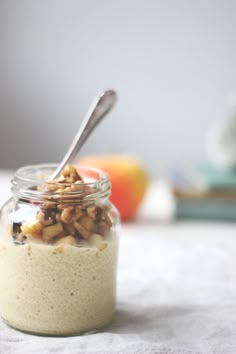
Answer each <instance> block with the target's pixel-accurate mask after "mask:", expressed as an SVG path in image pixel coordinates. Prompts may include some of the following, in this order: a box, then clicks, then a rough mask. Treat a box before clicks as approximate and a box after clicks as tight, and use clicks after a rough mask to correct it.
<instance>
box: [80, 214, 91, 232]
mask: <svg viewBox="0 0 236 354" xmlns="http://www.w3.org/2000/svg"><path fill="white" fill-rule="evenodd" d="M78 222H79V223H80V225H82V226H83V227H85V229H86V230H88V231H90V232H92V231H93V229H94V222H93V220H92V219H91V218H90V217H89V216H86V215H83V216H81V218H80V219H79V221H78Z"/></svg>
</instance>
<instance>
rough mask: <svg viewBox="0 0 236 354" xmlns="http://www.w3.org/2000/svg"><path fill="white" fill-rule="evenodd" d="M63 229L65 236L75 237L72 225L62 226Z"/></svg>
mask: <svg viewBox="0 0 236 354" xmlns="http://www.w3.org/2000/svg"><path fill="white" fill-rule="evenodd" d="M64 229H65V231H66V233H67V235H73V236H75V234H76V230H75V228H74V226H73V225H72V224H64Z"/></svg>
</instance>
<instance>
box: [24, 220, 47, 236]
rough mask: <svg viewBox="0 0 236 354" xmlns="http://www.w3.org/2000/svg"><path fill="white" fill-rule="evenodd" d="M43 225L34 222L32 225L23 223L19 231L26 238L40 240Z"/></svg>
mask: <svg viewBox="0 0 236 354" xmlns="http://www.w3.org/2000/svg"><path fill="white" fill-rule="evenodd" d="M42 228H43V225H42V224H40V222H38V221H37V222H35V223H34V224H29V223H24V224H22V225H21V231H22V232H23V234H24V235H25V236H27V237H35V238H40V237H41V233H42Z"/></svg>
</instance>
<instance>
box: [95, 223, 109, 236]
mask: <svg viewBox="0 0 236 354" xmlns="http://www.w3.org/2000/svg"><path fill="white" fill-rule="evenodd" d="M97 230H98V232H99V233H100V234H101V235H106V234H108V233H109V232H110V227H109V225H108V224H107V223H106V222H105V221H100V222H99V223H98V225H97Z"/></svg>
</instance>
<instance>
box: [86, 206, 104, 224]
mask: <svg viewBox="0 0 236 354" xmlns="http://www.w3.org/2000/svg"><path fill="white" fill-rule="evenodd" d="M87 214H88V216H89V217H90V218H91V219H93V220H96V221H98V220H99V219H100V217H101V215H102V208H100V207H99V206H93V207H89V208H87Z"/></svg>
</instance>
